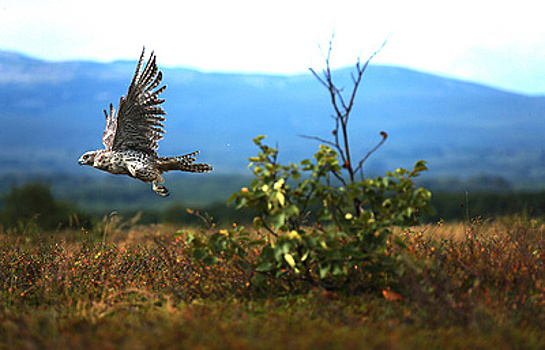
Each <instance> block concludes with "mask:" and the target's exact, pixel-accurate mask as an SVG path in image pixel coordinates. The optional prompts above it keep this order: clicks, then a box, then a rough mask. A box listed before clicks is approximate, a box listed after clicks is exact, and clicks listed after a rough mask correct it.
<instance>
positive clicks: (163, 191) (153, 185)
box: [151, 181, 170, 197]
mask: <svg viewBox="0 0 545 350" xmlns="http://www.w3.org/2000/svg"><path fill="white" fill-rule="evenodd" d="M151 189H152V190H154V191H155V192H156V193H157V194H160V195H161V196H163V197H166V196H168V195H169V194H170V192H169V191H168V188H166V187H165V186H164V185H161V184H159V183H158V182H157V181H153V182H152V183H151Z"/></svg>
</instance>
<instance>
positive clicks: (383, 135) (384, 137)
mask: <svg viewBox="0 0 545 350" xmlns="http://www.w3.org/2000/svg"><path fill="white" fill-rule="evenodd" d="M380 136H382V140H380V141H379V143H378V144H377V145H376V146H375V147H373V149H371V150H370V151H369V152H367V154H366V155H365V157H363V158H362V159H361V160H360V161H359V163H358V166H357V167H356V168H355V169H354V173H357V172H358V171H361V178H362V179H363V163H365V161H366V160H367V158H369V156H371V154H373V153H375V151H376V150H377V149H379V148H380V146H382V145H383V144H384V142H386V139H387V138H388V134H387V133H386V132H385V131H381V132H380Z"/></svg>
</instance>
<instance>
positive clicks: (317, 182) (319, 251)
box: [189, 136, 431, 290]
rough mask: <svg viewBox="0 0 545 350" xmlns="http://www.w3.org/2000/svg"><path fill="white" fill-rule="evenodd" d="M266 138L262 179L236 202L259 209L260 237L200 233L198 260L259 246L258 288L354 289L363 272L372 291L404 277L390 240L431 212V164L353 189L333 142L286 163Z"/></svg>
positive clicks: (258, 167)
mask: <svg viewBox="0 0 545 350" xmlns="http://www.w3.org/2000/svg"><path fill="white" fill-rule="evenodd" d="M263 139H264V136H260V137H257V138H256V139H254V142H255V144H256V145H257V146H258V147H259V150H260V151H259V153H258V155H257V156H256V157H252V158H250V161H251V163H250V166H251V168H252V172H253V174H254V176H255V179H254V180H253V181H252V183H251V185H250V187H249V188H242V189H241V190H240V191H239V192H236V193H234V194H233V195H232V196H231V197H230V199H229V201H230V202H232V203H234V204H235V205H236V207H237V208H249V209H253V210H254V211H255V212H256V213H257V216H256V217H255V218H254V220H253V225H252V226H253V229H254V230H255V231H256V232H257V237H258V238H257V239H251V238H250V237H252V236H254V237H255V234H251V233H250V232H249V231H248V230H246V229H242V228H234V229H232V230H220V231H219V232H216V233H214V234H212V235H208V236H200V237H198V238H197V237H195V236H194V235H192V236H191V238H190V240H189V243H190V244H191V245H192V246H193V247H194V256H195V258H198V259H201V260H202V261H203V262H206V263H209V264H213V263H215V262H216V261H217V260H218V257H217V255H218V254H220V255H221V256H222V258H227V259H234V258H236V259H237V260H239V261H240V260H242V261H243V260H244V259H246V257H247V255H248V252H249V251H250V250H251V251H254V252H255V251H257V255H258V258H257V262H256V263H257V266H255V268H254V270H253V278H252V283H254V284H256V285H258V286H262V285H267V284H270V283H271V279H284V280H286V283H288V284H289V283H290V281H294V280H298V281H303V282H305V283H307V284H308V286H309V287H310V286H321V287H326V288H330V289H331V288H332V289H338V288H351V289H352V290H353V289H354V287H355V285H354V284H353V283H352V284H351V282H353V280H354V276H355V275H358V276H360V277H361V276H365V278H363V279H362V280H360V283H359V284H358V287H361V288H364V289H366V290H367V289H369V288H384V287H386V286H388V285H390V284H391V282H392V281H395V280H396V279H397V278H399V277H400V276H399V275H400V274H402V273H403V267H402V266H400V259H398V257H396V256H393V255H388V254H386V249H387V243H388V242H389V240H390V239H391V238H392V236H391V233H392V232H391V230H392V228H393V227H396V226H402V227H407V226H410V225H414V224H416V223H417V222H418V220H417V219H418V215H419V213H420V212H421V211H426V210H428V209H429V202H430V198H431V194H430V192H429V191H428V190H426V189H423V188H417V187H416V186H415V185H414V182H413V179H414V178H415V177H417V176H418V175H419V174H420V173H421V172H422V171H425V170H426V166H425V163H424V162H422V161H420V162H417V163H416V164H415V167H414V169H413V170H412V171H408V170H405V169H397V170H396V171H394V172H388V173H387V174H386V176H384V177H377V178H373V179H362V180H361V181H355V182H350V183H347V186H346V187H345V186H342V183H341V182H340V181H339V180H338V179H340V178H341V176H342V174H341V169H342V167H341V166H340V165H339V157H338V155H337V153H336V152H335V151H334V150H333V149H331V148H330V147H328V146H320V149H319V151H318V152H317V153H316V154H315V155H314V157H313V160H309V159H305V160H303V161H301V162H300V163H299V164H293V163H292V164H289V165H282V164H280V163H278V161H277V159H278V149H276V148H272V147H270V146H268V145H266V144H264V143H263V142H262V141H263ZM247 265H248V266H250V265H251V264H247ZM362 274H363V275H362Z"/></svg>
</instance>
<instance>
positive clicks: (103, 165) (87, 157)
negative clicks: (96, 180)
mask: <svg viewBox="0 0 545 350" xmlns="http://www.w3.org/2000/svg"><path fill="white" fill-rule="evenodd" d="M143 61H144V50H142V55H140V60H139V61H138V65H137V66H136V72H135V74H134V77H133V79H132V82H131V85H130V87H129V91H128V92H127V96H122V97H121V100H120V101H119V111H118V113H117V116H116V115H115V112H116V111H115V108H114V106H113V104H110V114H108V113H107V112H106V110H104V114H105V115H106V130H105V131H104V134H103V137H102V143H103V144H104V147H105V149H101V150H97V151H90V152H87V153H85V154H83V155H82V156H81V158H80V159H79V160H78V163H79V164H80V165H90V166H92V167H93V168H97V169H99V170H103V171H107V172H109V173H111V174H120V175H129V176H131V177H134V178H135V179H138V180H141V181H144V182H146V183H151V185H152V189H153V190H154V191H155V192H157V193H158V194H160V195H161V196H168V195H169V191H168V189H167V188H166V187H165V186H164V185H162V184H163V183H164V179H163V177H162V176H161V174H162V173H164V172H167V171H170V170H180V171H187V172H192V173H206V172H209V171H212V170H213V168H212V167H211V166H210V165H208V164H204V163H196V164H193V162H194V161H195V156H196V155H197V154H198V153H199V151H196V152H193V153H189V154H186V155H183V156H178V157H160V156H159V155H158V154H157V149H158V148H159V145H158V141H160V140H161V139H162V138H163V133H164V132H165V131H164V130H163V128H164V127H165V126H164V125H163V124H162V122H163V121H164V120H165V118H164V117H163V115H165V114H166V112H165V111H164V110H163V108H162V107H161V106H160V105H161V104H162V103H163V102H165V100H164V99H159V98H158V97H159V95H160V94H161V93H162V92H163V91H165V89H166V85H164V86H162V87H160V88H157V86H159V84H160V83H161V79H162V77H163V74H162V73H161V71H159V70H158V69H157V65H156V63H155V55H154V54H153V52H152V53H151V55H150V58H149V60H148V62H147V64H146V66H145V67H144V69H142V65H143Z"/></svg>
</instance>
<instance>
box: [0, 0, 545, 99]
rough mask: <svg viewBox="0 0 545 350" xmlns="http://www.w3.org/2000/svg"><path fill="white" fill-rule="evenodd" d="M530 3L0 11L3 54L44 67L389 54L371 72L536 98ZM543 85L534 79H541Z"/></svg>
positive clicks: (228, 66)
mask: <svg viewBox="0 0 545 350" xmlns="http://www.w3.org/2000/svg"><path fill="white" fill-rule="evenodd" d="M541 12H542V11H541V6H540V5H539V4H536V1H527V0H521V1H517V2H498V1H478V0H473V1H467V0H461V1H437V0H436V1H405V0H390V1H361V0H352V1H349V0H346V1H342V0H341V1H335V2H333V1H319V0H317V1H295V0H279V1H275V2H271V1H255V0H254V1H246V0H234V1H224V0H223V1H222V0H209V1H206V0H204V1H160V2H151V1H140V0H138V1H113V0H95V1H92V2H90V1H75V0H45V1H44V0H9V1H4V2H2V3H0V49H9V50H16V51H20V52H24V53H27V54H31V55H34V56H38V57H42V58H45V59H52V60H68V59H93V60H101V61H110V60H114V59H131V60H135V59H136V58H137V55H138V53H139V51H140V48H141V46H142V45H146V46H147V47H148V48H149V49H155V51H156V52H157V53H158V56H159V60H160V64H163V65H171V66H174V65H176V66H180V65H182V66H189V67H195V68H199V69H203V70H211V71H216V70H221V71H246V72H266V73H299V72H305V70H306V69H307V68H308V67H309V66H313V67H319V66H320V65H321V64H322V63H323V62H322V57H321V53H320V50H319V49H318V47H319V45H320V46H322V47H327V44H328V40H329V39H330V37H331V35H332V33H333V32H334V33H335V39H334V52H333V65H334V66H336V67H339V66H345V65H348V64H352V63H353V62H354V61H355V59H356V57H358V56H361V57H362V58H366V57H367V56H368V55H370V54H371V53H372V52H373V51H374V50H376V49H377V48H378V47H380V45H381V43H382V42H383V41H384V39H386V38H388V44H387V46H386V47H385V48H384V49H383V51H382V52H381V53H380V55H378V56H377V57H376V60H375V62H377V63H384V64H395V65H402V66H407V67H411V68H416V69H419V70H425V71H431V72H435V73H440V74H446V75H449V76H454V77H460V78H464V79H471V80H475V81H479V82H484V83H487V84H490V85H495V86H498V87H501V88H507V89H513V90H517V91H525V92H531V93H545V84H544V83H541V81H543V80H542V77H543V76H545V65H543V67H542V65H541V62H542V61H543V57H545V44H544V43H545V24H544V23H545V22H543V21H542V19H541V17H540V15H541ZM538 78H539V79H541V80H538Z"/></svg>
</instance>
